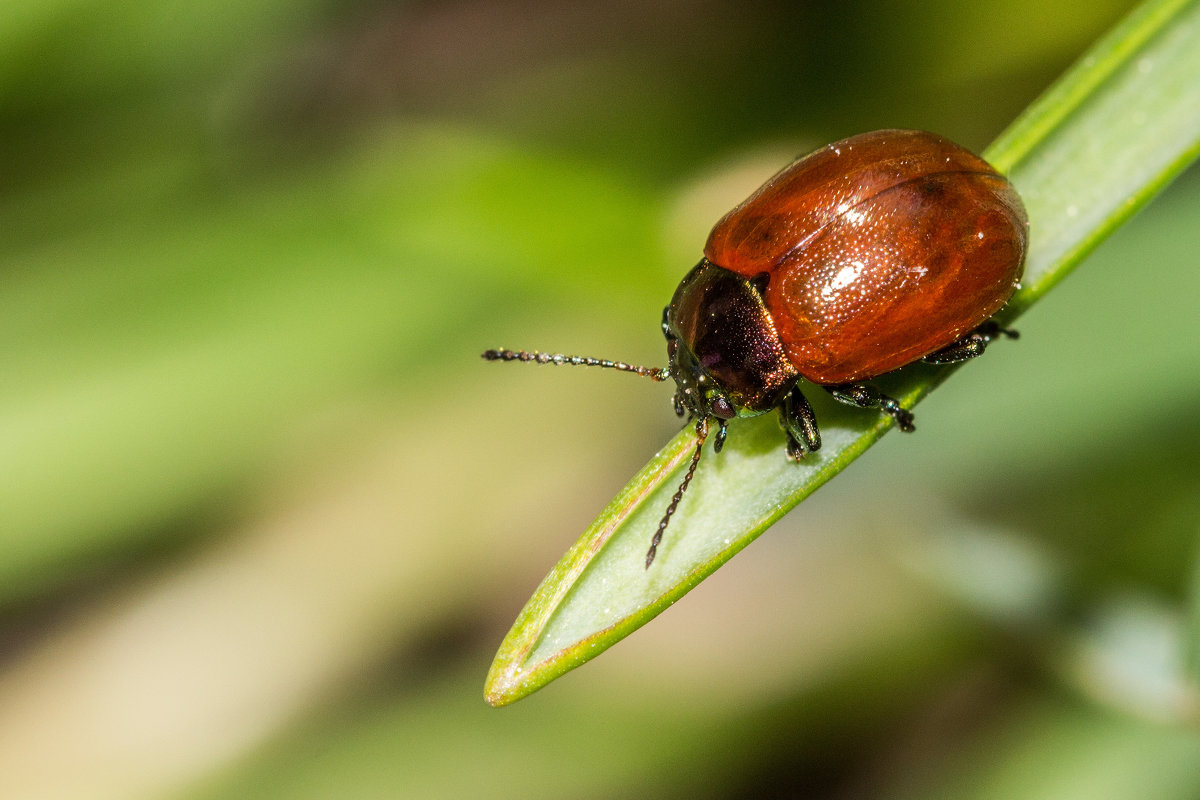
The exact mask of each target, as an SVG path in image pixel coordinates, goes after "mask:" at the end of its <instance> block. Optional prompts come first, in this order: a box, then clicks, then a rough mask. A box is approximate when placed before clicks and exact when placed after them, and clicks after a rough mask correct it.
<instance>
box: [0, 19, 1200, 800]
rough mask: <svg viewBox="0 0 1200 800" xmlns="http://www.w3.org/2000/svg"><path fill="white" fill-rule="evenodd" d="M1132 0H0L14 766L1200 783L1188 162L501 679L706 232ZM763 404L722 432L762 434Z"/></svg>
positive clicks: (957, 130) (141, 792)
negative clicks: (624, 597) (611, 604)
mask: <svg viewBox="0 0 1200 800" xmlns="http://www.w3.org/2000/svg"><path fill="white" fill-rule="evenodd" d="M1130 5H1131V4H1129V3H1127V2H1117V1H1116V0H1099V1H1098V2H1095V1H1094V2H1089V3H1083V2H1077V3H1062V4H1052V3H1044V2H1032V1H1031V0H1000V1H998V2H992V3H988V4H962V3H960V2H956V1H953V0H929V1H927V2H922V3H912V4H895V3H885V2H861V3H842V2H810V3H805V4H791V3H783V2H775V3H773V2H766V1H765V0H764V1H756V2H749V3H735V2H731V1H725V2H722V0H668V2H662V3H655V4H645V3H638V2H628V0H616V1H615V2H610V3H603V4H596V3H590V2H575V0H570V1H569V2H559V3H550V2H545V1H544V0H518V1H517V2H504V3H489V2H484V0H459V1H456V2H432V1H431V2H412V3H398V2H397V3H386V2H378V1H376V2H348V3H347V2H342V3H329V2H317V1H316V0H291V2H276V1H275V0H265V2H259V3H240V2H238V3H235V2H230V1H229V0H199V1H198V2H190V3H183V2H170V1H169V0H160V2H147V1H146V0H133V1H132V2H123V3H117V2H113V0H43V1H42V2H39V3H11V4H8V5H5V6H3V7H2V8H0V53H2V54H3V55H0V163H2V164H3V170H2V173H0V174H2V175H3V183H2V185H0V364H2V365H3V370H2V374H0V465H2V466H0V469H2V470H3V476H4V477H3V480H0V797H5V798H10V797H11V798H115V799H120V800H125V799H126V798H159V797H164V798H165V797H187V798H197V799H200V798H204V799H205V800H209V799H212V800H216V799H217V798H245V797H254V798H260V797H261V798H328V797H354V798H384V797H388V798H391V797H405V798H407V797H465V796H481V797H571V798H583V797H595V798H600V797H714V798H722V797H744V796H757V797H780V798H783V797H813V798H850V797H855V798H860V797H862V798H869V797H900V798H914V799H916V798H935V797H936V798H1014V797H1021V798H1075V797H1078V798H1089V799H1091V800H1094V798H1108V797H1111V798H1114V799H1116V798H1121V799H1122V800H1123V799H1124V798H1130V797H1138V798H1192V797H1198V796H1200V735H1198V734H1197V733H1196V732H1195V729H1196V724H1197V721H1200V701H1198V699H1197V694H1196V692H1195V689H1194V688H1193V684H1192V683H1190V682H1189V681H1188V680H1187V678H1186V675H1187V671H1186V669H1185V653H1184V647H1183V643H1184V641H1185V639H1186V638H1187V634H1186V630H1187V627H1188V625H1189V624H1191V625H1193V626H1194V625H1195V623H1194V622H1193V623H1189V622H1188V620H1189V619H1196V618H1197V616H1196V614H1194V613H1193V614H1192V615H1191V616H1189V612H1188V607H1189V604H1190V603H1194V602H1195V601H1194V600H1192V599H1190V598H1192V596H1193V585H1194V584H1197V583H1200V572H1198V570H1197V566H1196V564H1197V560H1196V555H1197V546H1196V544H1197V539H1198V536H1197V535H1198V534H1200V470H1198V469H1197V466H1198V465H1200V464H1198V462H1200V458H1198V457H1197V455H1196V454H1197V452H1200V426H1198V425H1197V424H1196V420H1197V418H1200V399H1198V397H1197V393H1196V376H1197V375H1200V337H1198V336H1197V335H1196V331H1195V308H1194V306H1195V298H1196V297H1197V296H1200V271H1197V270H1196V269H1195V257H1196V253H1197V252H1200V226H1197V225H1196V224H1195V220H1196V209H1197V208H1198V207H1200V206H1198V203H1200V178H1198V176H1197V174H1196V173H1195V171H1194V170H1193V171H1192V172H1191V173H1188V174H1185V175H1184V176H1183V178H1182V179H1181V180H1180V181H1178V182H1177V183H1176V184H1175V185H1174V186H1173V187H1172V188H1171V189H1170V190H1169V191H1168V192H1167V193H1166V194H1165V195H1164V196H1163V197H1162V198H1160V199H1159V200H1158V201H1156V202H1155V203H1154V204H1153V205H1152V206H1151V207H1150V209H1149V210H1148V211H1147V212H1145V213H1144V214H1142V215H1141V216H1139V217H1138V218H1136V219H1135V220H1134V221H1133V222H1132V223H1130V224H1129V225H1128V226H1126V227H1125V228H1123V229H1122V230H1121V231H1120V232H1119V233H1118V234H1117V235H1116V236H1115V237H1114V238H1113V239H1111V240H1110V241H1109V242H1107V243H1105V244H1104V245H1103V246H1102V247H1101V249H1100V250H1099V251H1098V252H1097V253H1096V254H1095V256H1094V257H1092V258H1091V259H1089V260H1088V261H1087V262H1085V263H1084V264H1083V266H1082V267H1081V268H1080V270H1079V272H1078V273H1077V274H1076V275H1074V276H1073V277H1072V278H1071V279H1070V280H1068V281H1067V282H1066V283H1065V284H1063V285H1062V286H1061V287H1060V288H1059V289H1058V290H1056V291H1055V292H1054V293H1053V294H1051V295H1050V297H1049V298H1048V299H1047V300H1046V301H1045V302H1043V303H1041V304H1040V305H1039V306H1038V307H1036V308H1035V309H1034V310H1033V311H1032V312H1031V313H1030V314H1028V315H1027V316H1026V317H1025V318H1023V319H1022V320H1021V324H1020V328H1021V331H1022V334H1023V336H1022V338H1021V340H1020V341H1019V342H1017V343H1011V344H1005V345H1004V346H1003V347H999V346H998V347H996V348H994V350H993V351H989V354H988V357H987V358H986V359H984V360H983V361H981V362H980V363H979V364H977V365H973V366H971V367H970V368H968V369H964V370H963V371H962V372H961V374H959V375H957V376H956V377H955V379H954V380H953V381H951V382H949V383H948V384H947V385H946V386H945V387H944V388H943V389H941V390H939V391H938V392H936V393H935V394H934V395H933V397H932V398H931V399H930V400H929V401H927V402H926V403H924V404H922V405H921V407H920V409H919V411H918V416H919V418H920V428H921V430H920V432H919V433H918V434H916V435H914V436H905V437H900V436H898V435H895V436H889V437H887V438H886V439H885V440H884V441H883V442H882V443H881V444H880V445H879V446H878V447H876V448H875V449H874V450H872V452H871V453H870V454H869V456H868V457H866V458H864V459H862V460H861V461H860V462H859V463H858V464H856V465H855V466H854V468H853V469H851V470H849V471H848V472H847V473H846V474H845V475H842V476H840V477H839V478H838V479H837V480H836V481H834V482H833V483H832V484H830V485H829V486H828V487H826V488H825V489H823V490H822V491H821V492H820V493H818V495H816V496H815V497H814V498H812V499H811V500H809V501H808V502H806V503H804V504H803V505H802V506H800V507H799V508H798V509H797V510H796V511H795V512H793V513H792V514H791V515H789V516H788V517H787V518H786V519H785V520H784V521H783V522H782V523H781V524H779V525H777V526H776V527H775V528H774V529H773V530H772V531H770V532H769V533H768V534H767V535H765V536H764V537H762V538H761V539H760V540H759V541H758V542H756V543H755V545H754V546H753V547H751V548H749V549H748V550H747V551H745V552H744V553H743V554H742V555H741V556H739V557H738V558H737V559H735V560H734V562H733V563H731V564H730V565H729V566H728V567H727V568H725V569H724V570H722V571H721V572H720V573H718V574H717V575H716V576H714V577H713V578H712V579H710V580H709V581H707V582H706V583H705V584H703V585H702V586H701V587H699V588H698V589H697V590H696V591H695V592H693V593H692V594H691V595H689V596H688V598H687V599H686V600H685V601H683V602H681V603H680V604H678V605H677V606H676V607H674V608H672V609H671V610H670V611H669V612H668V613H666V614H664V615H663V617H662V618H660V619H659V620H657V621H655V622H654V623H653V624H652V625H650V626H649V627H648V628H647V629H645V630H643V631H640V632H639V633H638V634H637V635H635V636H633V637H631V638H630V639H629V640H627V641H626V642H623V643H621V645H619V646H618V647H616V648H614V649H613V650H612V651H610V652H608V653H606V654H605V655H604V656H603V657H602V658H600V659H598V660H597V661H595V662H593V663H591V664H589V665H588V666H586V667H585V668H584V669H582V670H580V671H578V672H575V673H572V674H570V675H568V676H567V677H565V678H564V679H562V680H560V681H558V682H556V683H555V684H553V685H552V686H550V687H548V688H547V689H546V690H544V691H542V692H540V693H538V694H536V695H534V696H533V697H531V698H529V699H527V700H524V701H521V702H520V703H518V704H517V705H515V706H513V707H511V708H506V709H503V710H494V709H491V708H488V707H487V706H485V705H484V703H483V700H482V682H483V676H484V673H485V672H486V669H487V666H488V663H489V662H490V659H491V656H492V654H493V652H494V650H495V647H496V646H497V645H498V643H499V641H500V639H501V637H502V636H503V634H504V632H505V631H506V630H507V628H508V626H509V624H511V622H512V620H513V619H514V618H515V616H516V614H517V612H518V610H519V609H520V607H521V606H522V604H523V603H524V601H525V600H526V599H527V597H528V596H529V595H530V593H531V592H532V591H533V589H534V587H535V586H536V585H537V582H538V581H539V580H540V579H541V577H542V576H543V575H544V574H545V573H546V571H547V570H548V569H549V568H550V567H551V566H552V565H553V563H554V562H555V561H556V560H557V558H558V557H559V555H560V554H561V553H562V552H563V551H565V549H566V548H567V546H568V545H569V544H570V543H571V542H572V541H573V540H574V538H575V536H576V535H578V533H580V532H581V531H582V530H583V528H584V527H585V526H586V525H587V523H588V522H589V521H590V520H591V519H592V517H593V516H594V515H595V514H596V512H597V511H598V510H599V509H600V508H601V507H602V506H603V504H604V503H605V502H606V501H607V500H608V499H609V498H610V497H611V496H612V495H613V494H615V493H616V491H617V490H618V489H619V488H620V487H621V486H622V485H623V484H624V482H625V480H626V479H627V478H628V477H629V476H630V475H632V474H633V472H634V471H635V470H636V469H637V468H638V467H640V466H641V465H642V464H643V463H644V462H645V461H646V460H647V459H648V458H649V457H650V456H651V455H652V454H653V452H654V451H655V450H656V449H657V448H658V447H659V446H661V445H662V444H663V443H664V442H665V441H666V440H667V438H668V437H669V436H670V435H671V434H672V433H673V432H674V431H675V430H676V429H677V425H678V423H677V420H676V419H675V417H674V415H673V414H672V413H671V412H670V410H669V409H670V404H669V392H668V391H667V390H665V389H664V388H663V387H660V386H659V387H656V386H654V385H652V384H649V383H647V382H643V381H638V380H634V379H631V378H626V377H624V376H616V375H612V374H607V373H598V372H595V371H586V370H573V371H564V370H552V369H534V368H532V367H517V366H504V367H501V366H497V365H487V364H484V363H482V362H481V361H480V360H479V358H478V354H479V352H480V351H481V350H482V349H484V348H486V347H494V346H499V345H504V346H510V347H529V348H540V349H550V350H559V351H564V352H580V353H583V354H587V355H597V356H606V357H613V358H619V359H624V360H629V361H634V362H639V363H648V364H659V363H661V362H662V360H663V358H664V348H663V343H662V340H661V335H660V333H659V331H658V319H659V315H660V313H661V309H662V307H663V305H664V304H665V302H666V301H667V299H669V297H670V294H671V292H672V291H673V289H674V286H675V284H676V283H677V282H678V280H679V278H680V277H681V276H682V275H683V274H684V272H685V271H686V270H687V269H688V268H689V267H690V266H691V265H692V264H694V263H695V261H696V259H697V258H698V257H699V253H700V248H701V246H702V244H703V241H704V237H705V235H706V234H707V231H708V229H709V227H710V226H711V225H712V223H713V222H714V221H715V220H716V219H717V218H718V217H719V216H720V215H721V214H722V213H724V211H726V210H727V209H728V208H729V207H730V206H732V205H733V204H734V203H735V202H737V201H738V200H740V199H742V197H743V196H744V195H745V194H746V193H747V192H748V191H750V190H751V189H753V188H754V187H755V186H757V185H758V183H760V182H761V181H762V180H763V179H765V178H766V177H767V176H769V175H770V174H771V173H772V172H774V171H775V170H776V169H777V168H779V167H780V166H782V165H783V164H784V163H786V162H787V160H788V159H790V158H791V157H792V156H794V155H795V154H797V153H800V152H803V151H805V150H807V149H810V148H812V147H814V146H817V145H820V144H823V143H825V142H828V141H832V140H834V139H837V138H840V137H842V136H845V135H849V134H852V133H856V132H860V131H864V130H869V129H873V128H880V127H919V128H927V129H931V130H934V131H938V132H940V133H942V134H944V135H947V136H949V137H951V138H953V139H955V140H957V141H959V142H961V143H963V144H965V145H967V146H969V147H972V148H975V149H982V147H983V146H984V145H986V144H987V143H988V142H989V141H990V140H991V138H993V137H994V136H995V135H996V134H997V133H999V131H1000V130H1001V129H1002V128H1003V127H1004V126H1005V125H1006V124H1007V123H1008V122H1010V121H1011V119H1012V118H1013V117H1014V116H1015V115H1016V114H1017V113H1018V112H1019V111H1020V110H1021V109H1022V108H1023V107H1024V106H1025V105H1026V104H1028V103H1029V102H1030V101H1031V100H1032V99H1033V98H1034V97H1035V96H1036V95H1037V94H1038V93H1039V92H1040V91H1041V90H1042V89H1043V88H1044V87H1045V86H1046V85H1047V84H1048V83H1049V82H1050V81H1052V80H1053V79H1054V78H1055V77H1056V76H1057V75H1058V74H1059V73H1060V72H1061V71H1062V70H1063V69H1064V68H1065V67H1066V66H1067V65H1068V64H1069V63H1070V62H1071V61H1072V60H1073V59H1074V58H1075V57H1076V56H1077V55H1078V54H1079V53H1080V52H1081V51H1082V50H1083V49H1084V48H1085V47H1086V46H1087V45H1088V44H1089V42H1091V41H1092V40H1093V39H1094V38H1095V37H1096V36H1098V35H1099V34H1100V33H1102V32H1103V31H1104V30H1106V29H1107V28H1108V27H1109V26H1110V25H1111V24H1112V23H1113V22H1115V21H1116V20H1117V19H1119V18H1120V17H1121V16H1122V15H1123V14H1125V13H1126V12H1127V11H1128V10H1129V8H1130ZM733 435H736V431H734V434H733Z"/></svg>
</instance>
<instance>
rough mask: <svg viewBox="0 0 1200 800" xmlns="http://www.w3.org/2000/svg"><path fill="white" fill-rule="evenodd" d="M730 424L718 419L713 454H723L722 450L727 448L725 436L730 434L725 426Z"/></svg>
mask: <svg viewBox="0 0 1200 800" xmlns="http://www.w3.org/2000/svg"><path fill="white" fill-rule="evenodd" d="M728 424H729V423H727V422H726V421H725V420H723V419H721V418H720V417H717V435H716V438H714V439H713V452H714V453H719V452H721V448H722V447H724V446H725V434H727V433H728V432H729V431H728V430H726V427H725V426H726V425H728Z"/></svg>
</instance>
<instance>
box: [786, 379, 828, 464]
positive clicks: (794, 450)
mask: <svg viewBox="0 0 1200 800" xmlns="http://www.w3.org/2000/svg"><path fill="white" fill-rule="evenodd" d="M779 422H780V424H781V425H782V426H783V429H784V430H785V431H787V439H788V444H787V454H788V458H790V459H792V460H793V461H799V460H800V459H802V458H804V451H805V450H807V451H808V452H810V453H815V452H816V451H818V450H820V449H821V431H820V429H818V428H817V417H816V415H815V414H813V410H812V406H810V405H809V404H808V398H807V397H805V396H804V392H802V391H800V387H799V386H793V387H792V390H791V391H790V392H788V396H787V397H786V398H784V401H783V405H781V406H780V407H779Z"/></svg>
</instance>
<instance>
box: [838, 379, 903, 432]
mask: <svg viewBox="0 0 1200 800" xmlns="http://www.w3.org/2000/svg"><path fill="white" fill-rule="evenodd" d="M825 391H827V392H829V393H830V394H831V395H833V399H834V400H837V401H838V402H839V403H845V404H846V405H849V406H858V407H859V408H878V409H879V410H880V411H882V412H883V413H885V414H887V415H888V416H890V417H891V418H892V419H894V420H896V425H897V426H898V427H899V428H900V430H902V431H904V432H905V433H912V432H913V431H915V430H916V427H915V426H914V425H913V415H912V412H911V411H908V410H907V409H905V408H904V407H903V406H901V405H900V403H899V402H897V400H896V398H894V397H889V396H887V395H886V394H884V393H883V392H881V391H879V390H878V389H876V388H875V387H874V386H871V385H870V384H866V383H843V384H839V385H837V386H826V387H825Z"/></svg>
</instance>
